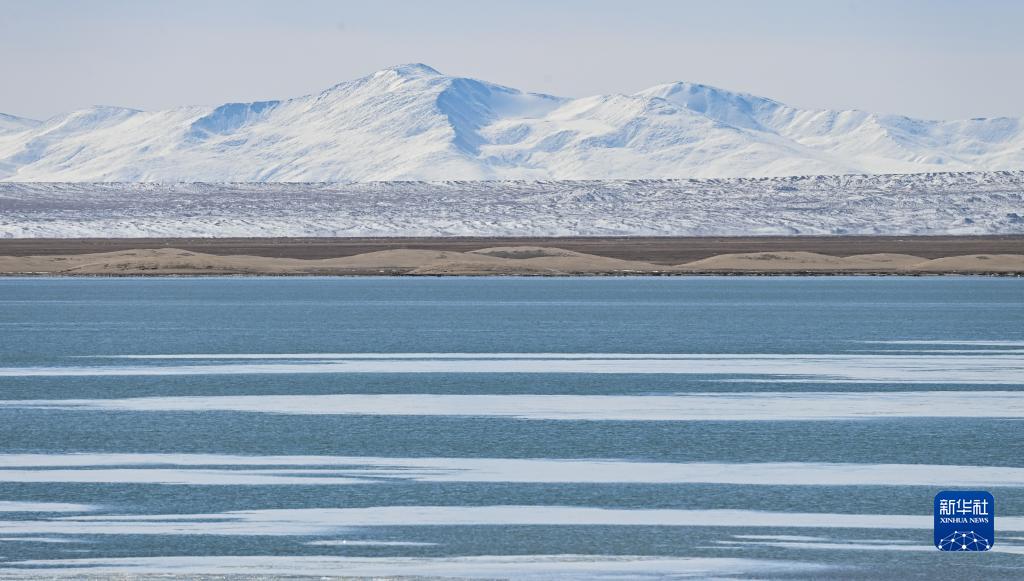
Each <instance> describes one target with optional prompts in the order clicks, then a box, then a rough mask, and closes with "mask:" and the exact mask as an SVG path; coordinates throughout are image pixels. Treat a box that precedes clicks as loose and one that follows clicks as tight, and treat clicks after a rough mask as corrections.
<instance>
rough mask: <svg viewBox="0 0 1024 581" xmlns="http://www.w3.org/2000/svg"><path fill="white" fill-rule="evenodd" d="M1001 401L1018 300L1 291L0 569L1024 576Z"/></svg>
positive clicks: (191, 286)
mask: <svg viewBox="0 0 1024 581" xmlns="http://www.w3.org/2000/svg"><path fill="white" fill-rule="evenodd" d="M1022 386H1024V280H1022V279H1014V278H986V277H673V278H642V277H637V278H160V279H157V278H149V279H147V278H133V279H104V278H94V279H87V278H74V279H73V278H65V279H53V278H7V279H0V577H4V578H7V577H19V576H33V575H69V576H71V575H88V574H92V575H96V576H97V577H103V576H106V575H110V574H113V573H130V574H147V573H152V574H177V575H182V576H189V575H198V574H225V575H228V574H239V575H248V574H269V575H285V574H292V575H308V576H325V575H326V576H331V575H337V576H342V575H414V574H422V575H439V576H440V575H448V576H468V577H473V576H477V577H496V576H512V577H533V578H545V579H546V578H551V577H566V578H573V577H580V578H595V577H601V576H608V577H615V576H618V577H619V578H621V577H630V578H635V577H652V578H656V577H662V576H669V575H683V576H687V575H689V576H695V577H707V576H716V577H721V578H730V577H737V578H749V577H758V578H822V577H825V578H836V577H841V578H863V579H884V578H889V579H904V578H908V577H922V578H929V577H931V578H934V577H935V576H938V575H959V576H960V577H961V578H1020V577H1021V576H1024V565H1022V560H1021V555H1022V554H1024V508H1022V507H1024V504H1022V503H1024V454H1022V450H1024V446H1022V445H1024V437H1022V431H1021V420H1022V418H1024V397H1022V396H1021V394H1022V391H1021V389H1022ZM946 489H966V490H978V489H980V490H988V491H989V492H991V493H992V494H993V495H994V498H995V502H996V506H997V507H998V508H997V515H996V534H997V537H996V539H995V545H994V548H993V550H991V551H989V552H985V553H971V554H947V553H941V552H939V551H937V550H936V549H935V547H934V546H933V544H932V501H933V497H934V496H935V494H936V493H937V492H939V491H941V490H946Z"/></svg>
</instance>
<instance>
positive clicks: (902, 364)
mask: <svg viewBox="0 0 1024 581" xmlns="http://www.w3.org/2000/svg"><path fill="white" fill-rule="evenodd" d="M147 357H152V356H147ZM172 357H182V356H180V355H175V356H172ZM184 357H188V358H192V357H193V356H191V355H187V356H184ZM221 357H224V356H223V355H221V356H217V358H218V359H219V358H221ZM299 357H303V358H305V357H304V356H300V355H288V356H286V358H282V359H280V360H279V359H276V358H275V357H274V356H267V355H258V354H242V356H241V357H239V359H259V360H258V361H244V362H243V361H237V362H228V363H211V364H196V363H195V362H190V363H188V364H174V365H166V364H161V365H144V364H133V365H97V366H57V367H4V368H0V377H93V376H97V377H98V376H164V375H167V376H171V375H248V374H252V375H259V374H300V373H318V374H325V373H326V374H334V373H410V374H411V373H580V374H583V373H589V374H597V373H600V374H609V373H619V374H689V375H728V376H754V377H757V376H761V377H770V378H784V379H787V380H797V381H816V382H839V383H905V384H915V383H917V384H922V383H927V384H972V385H986V384H987V385H1024V355H1022V354H1014V353H1009V354H1001V353H997V354H972V355H948V354H947V355H908V354H896V355H892V354H863V353H854V354H760V353H751V354H650V355H643V354H633V355H629V356H626V357H612V356H608V355H607V354H553V355H546V354H526V353H520V354H513V356H512V357H506V356H503V354H497V353H495V354H472V355H467V354H449V353H436V354H406V355H403V354H354V355H345V354H335V355H333V356H332V355H328V356H324V357H316V356H315V355H313V356H310V358H309V359H308V360H306V361H293V360H292V359H296V358H299Z"/></svg>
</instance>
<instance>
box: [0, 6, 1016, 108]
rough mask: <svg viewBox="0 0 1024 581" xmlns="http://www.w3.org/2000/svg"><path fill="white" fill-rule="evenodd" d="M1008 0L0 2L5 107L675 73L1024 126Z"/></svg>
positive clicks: (533, 83)
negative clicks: (404, 71) (362, 85)
mask: <svg viewBox="0 0 1024 581" xmlns="http://www.w3.org/2000/svg"><path fill="white" fill-rule="evenodd" d="M1022 23H1024V2H1019V1H1012V0H1003V1H998V0H990V1H982V0H973V1H967V0H961V1H956V0H932V1H924V0H906V1H899V0H889V1H873V0H866V1H860V2H856V1H849V0H832V1H829V0H776V1H761V2H759V1H755V0H749V1H745V0H715V1H710V0H704V1H700V2H687V1H669V0H664V1H660V0H629V1H618V2H611V1H601V0H596V1H583V0H566V1H555V0H547V1H542V0H518V1H515V2H512V1H504V2H497V1H495V2H488V1H484V0H478V1H475V2H474V1H459V0H431V1H426V0H421V1H414V0H407V1H402V0H373V1H369V0H367V1H365V2H342V1H334V2H330V1H325V0H287V1H285V0H277V1H273V0H246V1H228V0H222V1H211V0H207V1H193V0H179V1H175V2H170V1H166V2H158V1H155V0H154V1H137V0H136V1H133V0H93V1H88V0H80V1H73V0H31V1H30V0H19V1H15V0H0V57H2V61H0V62H3V69H2V75H3V76H2V78H3V89H2V90H0V112H5V113H11V114H15V115H22V116H28V117H36V118H44V117H47V116H50V115H54V114H57V113H60V112H64V111H68V110H71V109H75V108H79V107H85V106H89V105H94V104H107V105H122V106H128V107H136V108H140V109H158V108H165V107H172V106H176V105H183V104H217V103H221V102H225V101H249V100H257V99H269V98H283V97H291V96H298V95H301V94H306V93H310V92H315V91H319V90H321V89H324V88H326V87H328V86H330V85H333V84H335V83H337V82H339V81H342V80H347V79H351V78H355V77H358V76H361V75H364V74H367V73H369V72H372V71H374V70H377V69H380V68H383V67H386V66H388V65H392V64H398V63H404V62H424V63H427V64H429V65H431V66H433V67H434V68H437V69H439V70H441V71H443V72H445V73H448V74H454V75H462V76H471V77H477V78H482V79H485V80H489V81H493V82H498V83H502V84H506V85H511V86H513V87H516V88H520V89H524V90H531V91H538V92H547V93H554V94H558V95H566V96H585V95H590V94H596V93H613V92H619V93H631V92H634V91H638V90H640V89H643V88H646V87H648V86H651V85H655V84H658V83H663V82H669V81H674V80H688V81H694V82H701V83H707V84H712V85H717V86H720V87H724V88H728V89H733V90H740V91H747V92H751V93H755V94H758V95H763V96H767V97H772V98H775V99H778V100H780V101H783V102H787V103H790V104H792V105H796V106H801V107H828V108H859V109H867V110H871V111H879V112H895V113H905V114H908V115H913V116H920V117H929V118H945V119H952V118H966V117H982V116H997V115H1009V116H1024V98H1022V97H1024V75H1021V70H1022V65H1024V32H1022V30H1021V26H1022Z"/></svg>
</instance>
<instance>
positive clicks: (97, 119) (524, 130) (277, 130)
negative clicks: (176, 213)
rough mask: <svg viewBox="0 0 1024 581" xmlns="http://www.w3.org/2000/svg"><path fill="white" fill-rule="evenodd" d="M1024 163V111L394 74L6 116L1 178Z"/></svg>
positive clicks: (727, 170) (486, 176) (699, 88)
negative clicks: (246, 93)
mask: <svg viewBox="0 0 1024 581" xmlns="http://www.w3.org/2000/svg"><path fill="white" fill-rule="evenodd" d="M1016 169H1024V120H1022V119H1019V118H993V119H971V120H966V121H925V120H919V119H912V118H909V117H902V116H895V115H876V114H872V113H866V112H863V111H831V110H805V109H796V108H793V107H789V106H786V105H784V104H782V103H778V102H776V101H772V100H770V99H765V98H761V97H756V96H753V95H748V94H743V93H734V92H730V91H725V90H722V89H717V88H714V87H709V86H705V85H698V84H692V83H671V84H667V85H659V86H656V87H652V88H650V89H647V90H644V91H640V92H638V93H635V94H633V95H599V96H593V97H585V98H580V99H567V98H562V97H554V96H550V95H540V94H534V93H524V92H521V91H518V90H515V89H511V88H508V87H503V86H499V85H495V84H491V83H487V82H483V81H478V80H474V79H467V78H459V77H450V76H446V75H443V74H441V73H439V72H437V71H436V70H434V69H432V68H430V67H428V66H426V65H421V64H412V65H402V66H397V67H393V68H389V69H384V70H382V71H378V72H376V73H373V74H372V75H369V76H366V77H363V78H360V79H356V80H354V81H349V82H344V83H341V84H339V85H336V86H334V87H331V88H330V89H327V90H326V91H323V92H322V93H319V94H316V95H308V96H304V97H298V98H294V99H289V100H285V101H263V102H255V103H228V104H224V105H220V106H218V107H212V108H211V107H183V108H179V109H171V110H167V111H155V112H144V111H137V110H134V109H125V108H118V107H93V108H89V109H84V110H81V111H74V112H72V113H68V114H66V115H61V116H58V117H54V118H52V119H48V120H46V121H43V122H38V121H33V120H28V119H21V118H17V117H12V116H0V180H4V181H159V182H169V181H213V182H224V181H232V182H241V181H374V180H493V179H542V180H543V179H633V178H692V177H759V176H785V175H809V174H865V173H866V174H873V173H919V172H935V171H976V170H1016Z"/></svg>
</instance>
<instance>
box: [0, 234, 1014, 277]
mask: <svg viewBox="0 0 1024 581" xmlns="http://www.w3.org/2000/svg"><path fill="white" fill-rule="evenodd" d="M588 251H589V252H588ZM850 275H856V276H894V275H902V276H933V275H969V276H1011V277H1012V276H1024V236H988V237H982V236H972V237H966V236H965V237H955V236H941V237H853V236H846V237H789V238H784V237H763V238H758V237H743V238H546V239H535V238H454V239H449V238H403V239H382V238H377V239H367V238H351V239H273V238H270V239H266V238H264V239H186V238H182V239H176V238H164V239H112V238H111V239H5V240H0V276H7V277H10V276H28V277H33V276H62V277H86V276H89V277H91V276H109V277H132V276H140V277H154V276H156V277H160V276H549V277H550V276H850Z"/></svg>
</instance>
